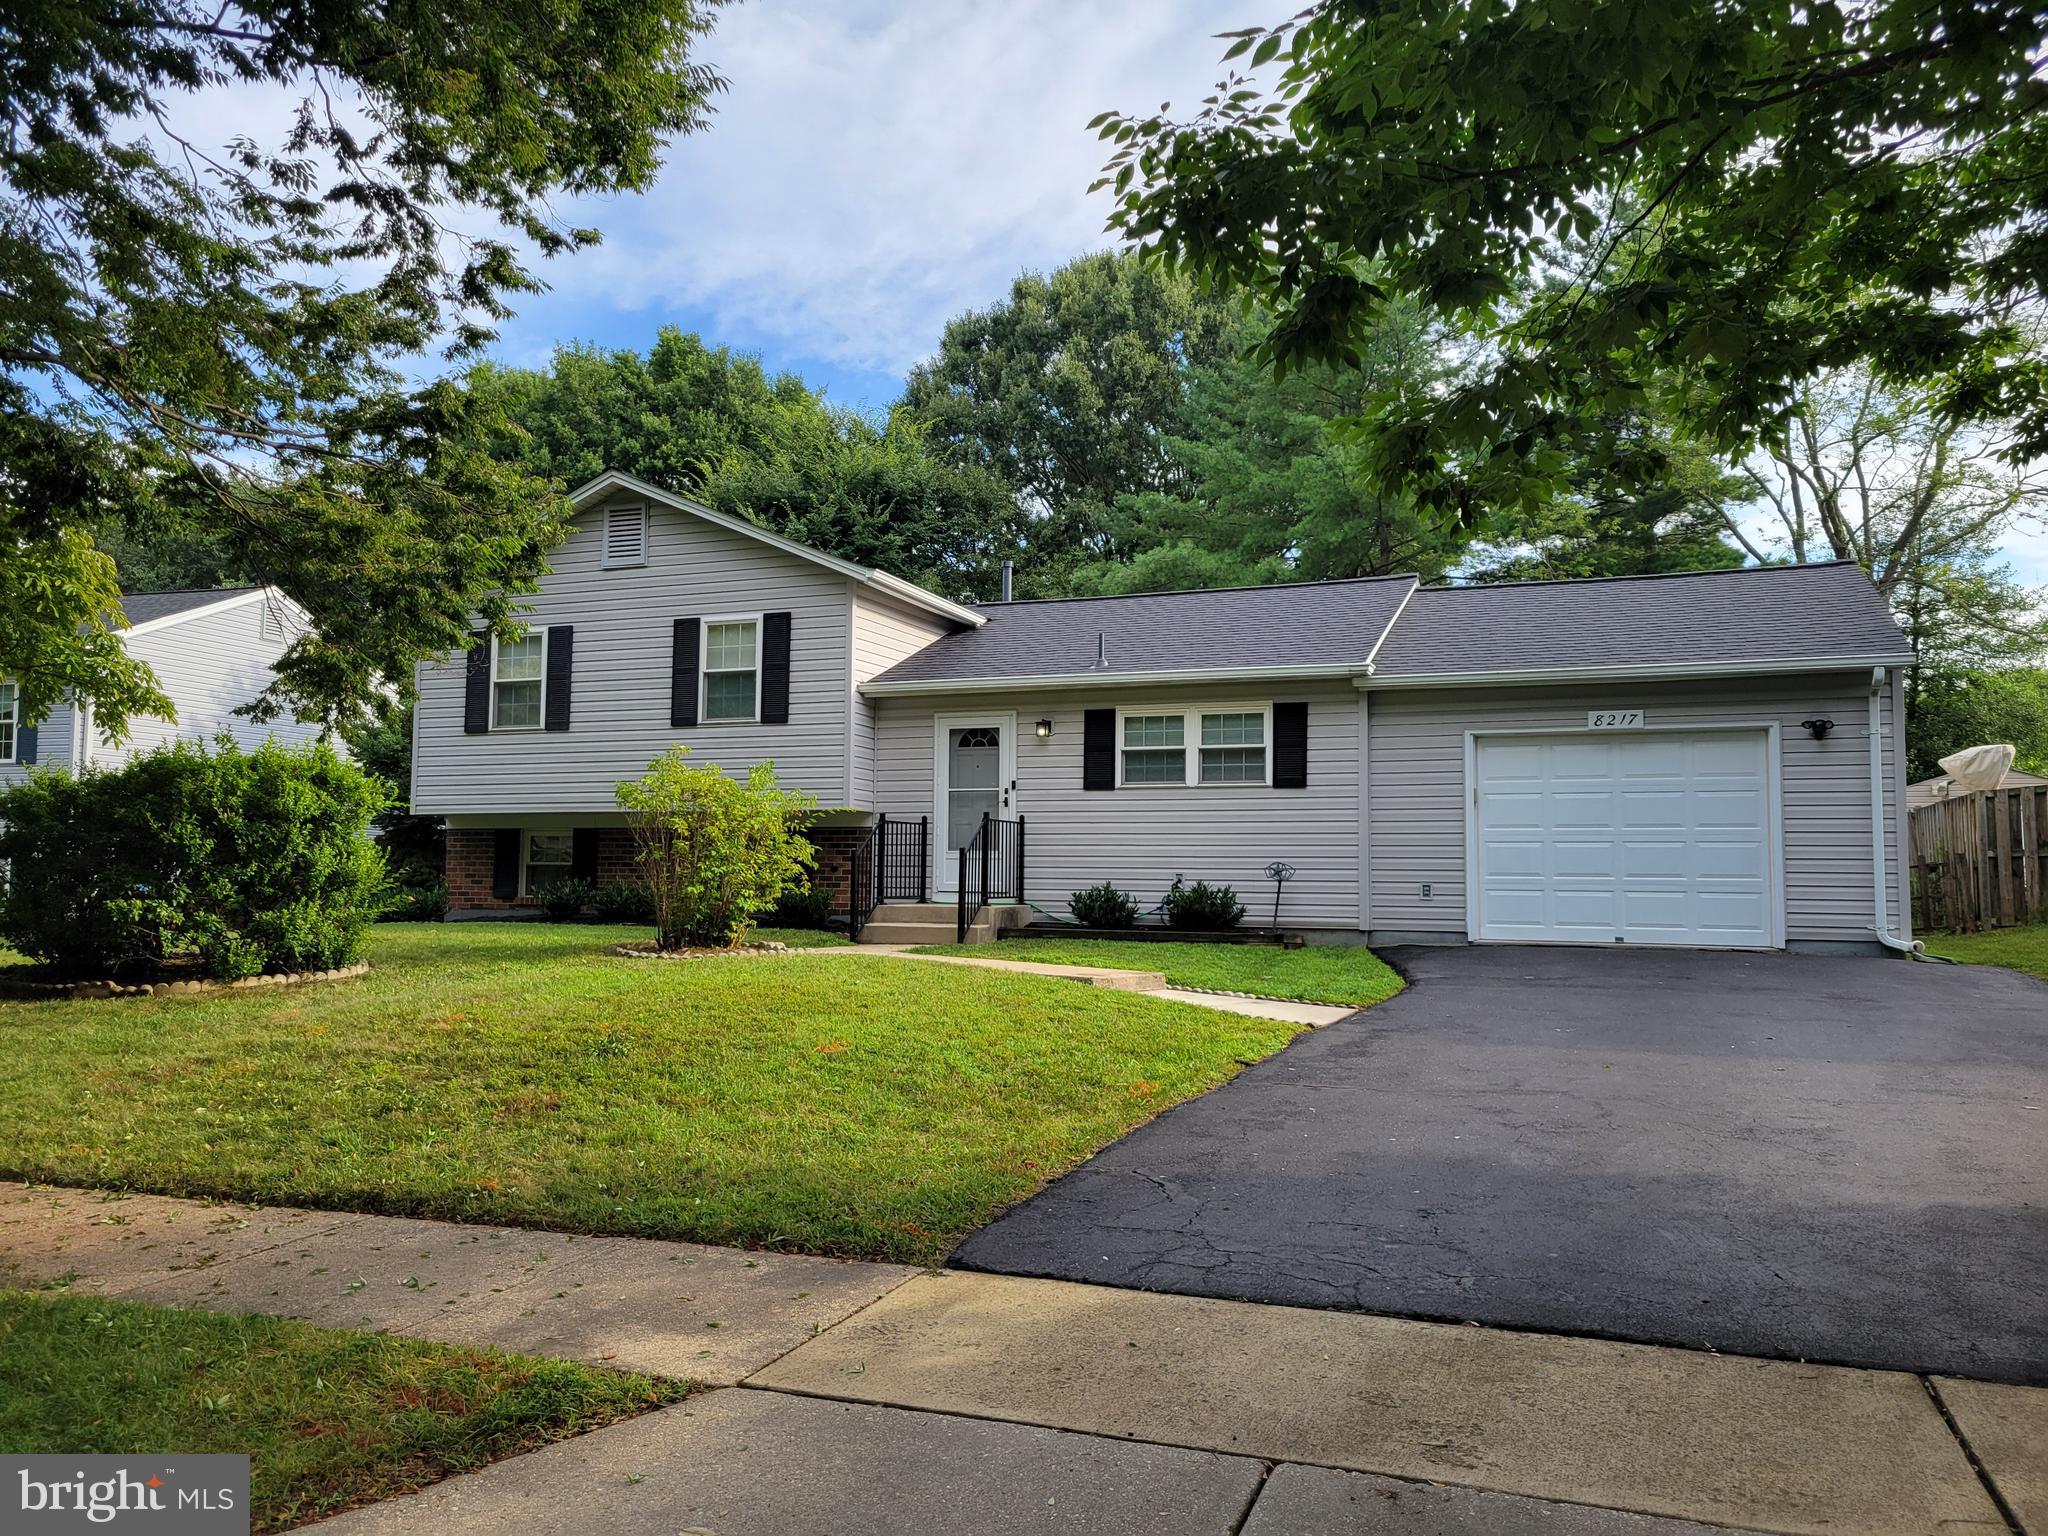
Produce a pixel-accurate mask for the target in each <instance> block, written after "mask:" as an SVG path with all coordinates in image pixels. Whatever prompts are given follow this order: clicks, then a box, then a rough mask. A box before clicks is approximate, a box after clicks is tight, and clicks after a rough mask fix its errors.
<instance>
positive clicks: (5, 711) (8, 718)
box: [0, 677, 21, 763]
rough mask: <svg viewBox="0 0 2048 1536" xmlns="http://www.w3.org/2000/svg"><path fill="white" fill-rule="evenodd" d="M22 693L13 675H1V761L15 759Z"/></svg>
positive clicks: (9, 761)
mask: <svg viewBox="0 0 2048 1536" xmlns="http://www.w3.org/2000/svg"><path fill="white" fill-rule="evenodd" d="M20 715H21V693H20V691H19V690H18V689H16V688H15V686H14V679H13V678H11V677H0V763H11V762H13V761H14V738H15V726H16V725H17V724H18V723H19V721H20Z"/></svg>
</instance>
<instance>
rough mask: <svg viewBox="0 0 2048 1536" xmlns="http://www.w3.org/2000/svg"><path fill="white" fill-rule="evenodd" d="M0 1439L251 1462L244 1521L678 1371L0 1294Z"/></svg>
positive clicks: (634, 1406) (420, 1466)
mask: <svg viewBox="0 0 2048 1536" xmlns="http://www.w3.org/2000/svg"><path fill="white" fill-rule="evenodd" d="M0 1381H4V1382H6V1383H7V1390H6V1391H5V1392H0V1450H4V1451H6V1452H8V1453H10V1454H28V1453H36V1452H51V1453H64V1454H72V1455H80V1454H95V1453H107V1454H124V1453H142V1454H153V1453H159V1452H161V1453H165V1454H170V1453H184V1454H187V1455H192V1454H206V1453H211V1452H230V1453H240V1454H247V1455H248V1456H249V1458H250V1477H251V1488H250V1493H251V1501H250V1502H251V1505H252V1508H251V1510H250V1514H251V1517H252V1521H253V1525H254V1528H255V1529H256V1530H259V1531H270V1530H277V1529H279V1528H281V1527H283V1526H286V1525H289V1524H292V1523H294V1522H296V1521H300V1520H310V1519H312V1518H314V1517H316V1516H318V1515H321V1514H326V1513H331V1512H333V1511H335V1510H339V1509H345V1508H347V1507H349V1506H350V1505H353V1504H361V1503H367V1502H368V1501H370V1500H372V1499H381V1498H388V1497H390V1496H391V1495H393V1494H397V1493H404V1492H406V1491H408V1490H409V1489H413V1488H418V1487H421V1486H423V1485H425V1484H427V1483H431V1482H433V1481H435V1480H436V1479H437V1478H441V1477H445V1476H447V1475H448V1474H449V1473H452V1472H461V1471H464V1470H467V1469H468V1468H471V1467H476V1466H479V1465H481V1464H482V1463H484V1462H487V1461H490V1460H492V1459H493V1458H495V1457H499V1456H508V1455H511V1454H513V1453H514V1452H517V1451H523V1450H528V1449H530V1448H532V1447H534V1446H537V1445H542V1444H545V1443H546V1442H548V1441H551V1440H559V1439H562V1438H563V1437H565V1436H567V1435H574V1434H581V1433H583V1432H584V1431H585V1430H590V1429H596V1428H598V1427H599V1426H600V1425H604V1424H609V1423H612V1422H614V1421H616V1420H618V1419H623V1418H629V1417H631V1416H632V1415H634V1414H636V1413H640V1412H642V1411H643V1410H645V1409H648V1408H652V1407H654V1406H656V1405H657V1404H660V1403H664V1402H670V1401H673V1400H674V1399H676V1398H679V1397H682V1396H683V1395H684V1394H685V1392H686V1391H687V1388H686V1387H685V1386H684V1385H683V1384H682V1383H678V1382H664V1381H657V1380H655V1379H653V1378H651V1377H647V1376H632V1375H627V1374H625V1373H623V1372H614V1371H604V1370H597V1369H594V1368H592V1367H589V1366H583V1365H576V1364H573V1363H569V1362H564V1361H553V1360H534V1359H529V1358H527V1357H525V1356H522V1355H501V1354H497V1353H495V1352H484V1351H477V1350H468V1349H456V1348H452V1347H450V1346H448V1345H443V1344H429V1343H425V1342H423V1341H417V1340H412V1339H399V1338H392V1337H391V1336H389V1335H386V1334H373V1333H352V1332H347V1331H343V1330H340V1329H333V1328H316V1327H314V1326H313V1325H312V1324H311V1323H299V1322H290V1321H287V1320H285V1319H282V1318H272V1317H246V1316H240V1315H235V1314H228V1313H217V1312H200V1311H184V1310H181V1309H178V1308H173V1307H154V1306H145V1305H142V1304H140V1303H137V1302H125V1301H110V1300H107V1299H105V1298H103V1297H94V1296H64V1295H43V1294H37V1293H33V1292H26V1291H0Z"/></svg>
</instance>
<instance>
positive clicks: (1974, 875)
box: [1909, 785, 2048, 933]
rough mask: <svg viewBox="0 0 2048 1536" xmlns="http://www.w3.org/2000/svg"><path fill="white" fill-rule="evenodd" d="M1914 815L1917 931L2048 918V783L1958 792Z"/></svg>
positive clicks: (1960, 929) (1920, 808)
mask: <svg viewBox="0 0 2048 1536" xmlns="http://www.w3.org/2000/svg"><path fill="white" fill-rule="evenodd" d="M1909 814H1910V818H1911V822H1912V832H1913V927H1914V931H1915V932H1919V933H1933V932H1936V931H1938V930H1947V931H1949V932H1961V933H1974V932H1976V931H1977V930H1978V929H1980V928H2009V927H2011V926H2012V925H2013V924H2014V923H2027V922H2040V921H2043V920H2044V919H2048V785H2033V786H2031V787H2027V788H2019V789H1998V790H1993V791H1991V792H1990V793H1988V794H1979V795H1957V796H1956V797H1955V798H1953V799H1950V800H1937V801H1936V802H1935V803H1934V804H1932V805H1921V806H1915V807H1914V808H1913V810H1912V811H1911V812H1910V813H1909Z"/></svg>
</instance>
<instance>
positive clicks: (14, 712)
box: [0, 677, 21, 768]
mask: <svg viewBox="0 0 2048 1536" xmlns="http://www.w3.org/2000/svg"><path fill="white" fill-rule="evenodd" d="M0 683H8V684H11V685H12V686H13V688H14V697H13V698H12V699H11V700H9V702H8V705H7V714H6V716H5V717H4V718H5V722H6V725H7V753H6V755H5V756H4V757H0V768H7V767H12V766H14V764H15V763H17V762H18V761H19V760H20V758H21V684H20V683H19V682H18V681H17V680H16V679H14V678H11V677H0Z"/></svg>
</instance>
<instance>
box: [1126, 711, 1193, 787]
mask: <svg viewBox="0 0 2048 1536" xmlns="http://www.w3.org/2000/svg"><path fill="white" fill-rule="evenodd" d="M1187 781H1188V748H1187V717H1186V716H1185V715H1125V716H1124V782H1125V783H1126V784H1185V783H1187Z"/></svg>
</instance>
